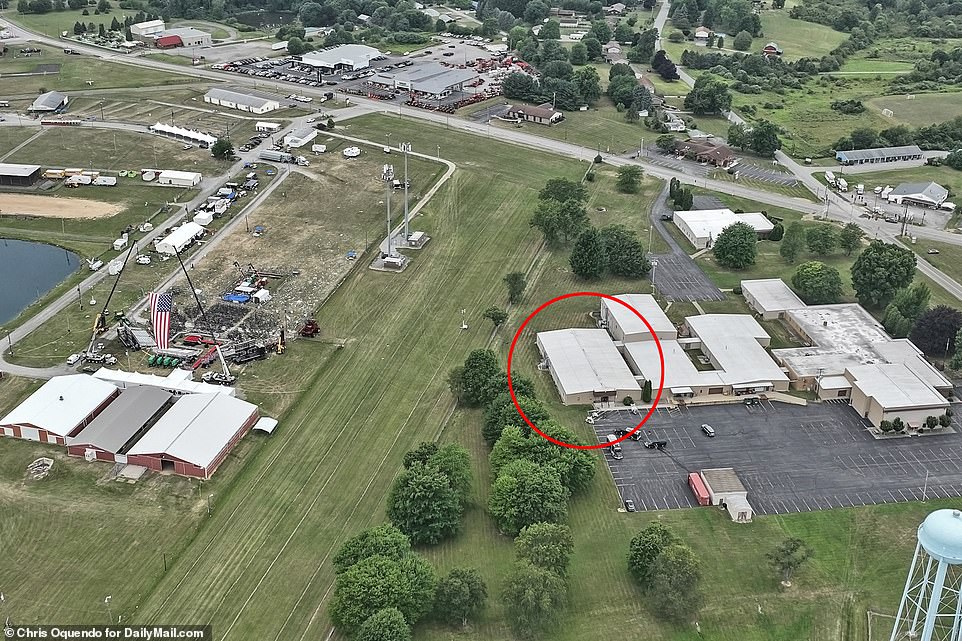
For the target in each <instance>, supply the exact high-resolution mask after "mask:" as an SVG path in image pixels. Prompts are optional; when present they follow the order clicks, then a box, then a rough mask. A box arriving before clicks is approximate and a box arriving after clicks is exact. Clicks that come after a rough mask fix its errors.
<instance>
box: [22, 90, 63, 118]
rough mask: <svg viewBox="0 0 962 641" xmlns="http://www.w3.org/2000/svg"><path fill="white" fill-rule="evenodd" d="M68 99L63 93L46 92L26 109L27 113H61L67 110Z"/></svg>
mask: <svg viewBox="0 0 962 641" xmlns="http://www.w3.org/2000/svg"><path fill="white" fill-rule="evenodd" d="M68 102H70V98H69V97H68V96H67V94H65V93H60V92H59V91H48V92H47V93H43V94H40V95H39V96H37V99H36V100H34V101H33V104H32V105H30V106H29V107H27V111H30V112H33V113H54V112H58V111H63V110H64V109H66V108H67V103H68Z"/></svg>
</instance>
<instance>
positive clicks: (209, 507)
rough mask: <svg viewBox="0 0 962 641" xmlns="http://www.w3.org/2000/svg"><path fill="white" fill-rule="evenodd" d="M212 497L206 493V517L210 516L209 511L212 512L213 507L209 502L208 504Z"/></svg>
mask: <svg viewBox="0 0 962 641" xmlns="http://www.w3.org/2000/svg"><path fill="white" fill-rule="evenodd" d="M212 498H214V495H213V494H208V495H207V516H208V517H210V515H211V513H212V512H213V508H212V507H211V504H210V500H211V499H212Z"/></svg>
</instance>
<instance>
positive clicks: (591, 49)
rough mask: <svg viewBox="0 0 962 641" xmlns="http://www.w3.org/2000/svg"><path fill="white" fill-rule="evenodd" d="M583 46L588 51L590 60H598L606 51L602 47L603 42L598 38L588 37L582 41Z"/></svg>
mask: <svg viewBox="0 0 962 641" xmlns="http://www.w3.org/2000/svg"><path fill="white" fill-rule="evenodd" d="M581 44H583V45H584V46H585V49H587V51H588V60H598V59H599V58H601V57H602V55H603V54H604V49H603V48H602V46H601V41H600V40H598V39H597V38H593V37H590V36H589V37H586V38H583V39H582V40H581Z"/></svg>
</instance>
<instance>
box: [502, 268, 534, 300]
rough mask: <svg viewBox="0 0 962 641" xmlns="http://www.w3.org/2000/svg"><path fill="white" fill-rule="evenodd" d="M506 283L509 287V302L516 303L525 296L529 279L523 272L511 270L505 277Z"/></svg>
mask: <svg viewBox="0 0 962 641" xmlns="http://www.w3.org/2000/svg"><path fill="white" fill-rule="evenodd" d="M504 283H505V285H506V286H507V288H508V302H509V303H511V304H512V305H516V304H518V303H520V302H521V299H522V298H524V288H525V287H526V286H527V284H528V281H527V279H526V278H525V275H524V273H523V272H511V273H510V274H508V275H507V276H505V277H504Z"/></svg>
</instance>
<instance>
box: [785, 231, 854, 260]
mask: <svg viewBox="0 0 962 641" xmlns="http://www.w3.org/2000/svg"><path fill="white" fill-rule="evenodd" d="M864 235H865V232H864V231H862V228H861V227H859V226H858V225H856V224H855V223H848V224H847V225H845V227H843V228H841V229H839V228H838V227H836V226H835V225H832V224H831V223H819V224H816V225H810V226H806V225H804V224H803V223H801V222H799V221H795V222H794V223H792V224H791V225H789V226H788V229H787V230H786V231H785V235H784V237H783V238H782V244H781V246H780V247H779V248H778V251H779V254H781V256H782V258H784V259H785V260H786V261H787V262H789V263H794V262H795V261H796V260H797V259H798V255H799V253H801V251H802V249H804V248H807V249H808V251H810V252H811V253H812V254H815V255H816V256H819V257H825V256H829V255H831V254H832V253H834V252H835V250H837V249H841V250H843V251H844V252H845V255H846V256H851V255H852V252H854V251H855V250H856V249H858V247H859V245H860V244H861V242H862V237H863V236H864Z"/></svg>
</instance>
